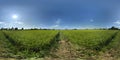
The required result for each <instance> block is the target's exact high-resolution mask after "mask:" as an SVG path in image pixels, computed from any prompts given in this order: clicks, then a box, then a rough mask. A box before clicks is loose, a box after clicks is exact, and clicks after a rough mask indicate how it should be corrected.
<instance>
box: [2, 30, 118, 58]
mask: <svg viewBox="0 0 120 60" xmlns="http://www.w3.org/2000/svg"><path fill="white" fill-rule="evenodd" d="M119 43H120V31H119V30H1V31H0V57H7V58H17V59H27V58H32V57H36V58H46V57H47V58H60V59H65V58H67V59H72V58H76V59H85V60H87V59H88V58H91V59H95V60H97V59H105V58H104V56H106V55H107V54H108V53H109V52H110V53H109V55H110V56H108V58H109V57H112V58H111V59H116V60H117V59H119V57H120V51H119V49H120V47H119V45H120V44H119ZM47 58H46V60H47Z"/></svg>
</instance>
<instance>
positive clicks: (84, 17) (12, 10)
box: [0, 0, 120, 29]
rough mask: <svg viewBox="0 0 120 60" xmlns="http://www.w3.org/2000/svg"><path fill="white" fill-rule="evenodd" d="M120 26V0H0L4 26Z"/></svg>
mask: <svg viewBox="0 0 120 60" xmlns="http://www.w3.org/2000/svg"><path fill="white" fill-rule="evenodd" d="M111 26H116V27H120V0H0V27H7V28H10V27H18V28H22V27H24V28H56V29H57V28H59V29H63V28H80V29H84V28H103V27H104V28H106V27H111Z"/></svg>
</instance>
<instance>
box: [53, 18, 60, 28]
mask: <svg viewBox="0 0 120 60" xmlns="http://www.w3.org/2000/svg"><path fill="white" fill-rule="evenodd" d="M60 23H61V19H57V20H56V21H55V24H54V25H53V26H51V28H54V29H55V28H60Z"/></svg>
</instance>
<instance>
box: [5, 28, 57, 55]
mask: <svg viewBox="0 0 120 60" xmlns="http://www.w3.org/2000/svg"><path fill="white" fill-rule="evenodd" d="M57 33H58V31H55V30H54V31H53V30H50V31H48V30H37V31H36V30H31V31H29V30H26V31H4V34H5V36H6V38H7V39H9V41H10V42H11V43H12V44H13V45H15V47H16V48H17V50H18V51H21V52H22V53H24V55H23V56H28V57H31V56H38V57H43V56H44V55H47V54H48V53H49V49H50V48H51V47H52V46H53V45H52V43H55V41H56V39H54V38H55V37H56V35H57ZM21 52H17V53H16V54H22V53H21Z"/></svg>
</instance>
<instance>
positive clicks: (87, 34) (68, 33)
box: [62, 30, 117, 50]
mask: <svg viewBox="0 0 120 60" xmlns="http://www.w3.org/2000/svg"><path fill="white" fill-rule="evenodd" d="M116 32H117V31H116V30H63V31H62V33H63V35H64V38H67V39H68V40H70V41H71V42H72V43H73V44H74V45H77V46H78V47H84V48H88V49H96V50H100V49H101V48H102V47H103V46H104V45H107V44H109V42H110V40H112V37H113V36H114V35H115V33H116Z"/></svg>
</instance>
